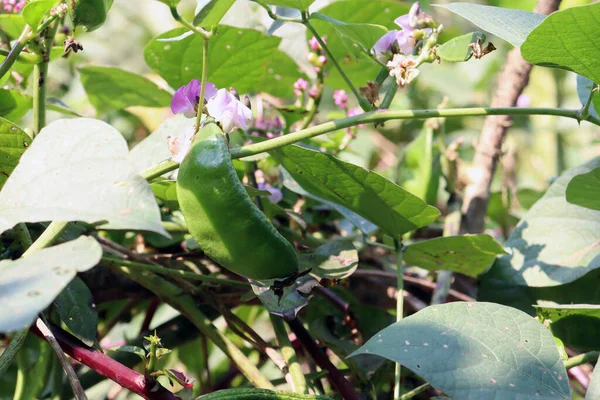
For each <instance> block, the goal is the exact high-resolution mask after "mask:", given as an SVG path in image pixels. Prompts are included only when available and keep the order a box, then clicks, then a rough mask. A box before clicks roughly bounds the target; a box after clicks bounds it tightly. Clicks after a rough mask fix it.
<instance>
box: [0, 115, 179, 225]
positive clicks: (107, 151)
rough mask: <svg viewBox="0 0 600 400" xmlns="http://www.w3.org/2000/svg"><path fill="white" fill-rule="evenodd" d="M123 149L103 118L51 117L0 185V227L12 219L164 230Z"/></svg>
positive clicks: (147, 190)
mask: <svg viewBox="0 0 600 400" xmlns="http://www.w3.org/2000/svg"><path fill="white" fill-rule="evenodd" d="M127 153H128V150H127V143H126V142H125V139H124V138H123V136H122V135H121V134H120V133H119V132H118V131H117V130H116V129H114V128H113V127H111V126H110V125H108V124H106V123H105V122H102V121H98V120H94V119H88V118H78V119H68V120H58V121H55V122H52V123H51V124H49V125H48V126H46V127H45V128H44V129H42V131H41V132H40V134H39V135H38V136H37V137H36V139H35V141H34V142H33V143H32V144H31V146H30V147H29V149H28V150H27V151H26V152H25V154H23V157H21V161H20V162H19V165H18V166H17V167H16V168H15V170H14V171H13V173H12V174H11V175H10V177H9V178H8V180H7V181H6V183H5V185H4V187H3V188H2V191H0V232H4V231H6V230H7V229H10V228H12V227H13V226H14V225H15V224H17V223H18V222H43V221H84V222H88V223H97V222H99V221H107V223H106V224H104V225H102V228H103V229H128V230H145V231H152V232H157V233H161V234H164V235H165V236H168V234H167V233H166V232H165V230H164V229H163V228H162V226H161V224H160V211H159V209H158V206H157V205H156V200H155V199H154V195H153V194H152V190H151V189H150V186H149V185H148V183H147V182H146V181H145V180H144V179H143V178H142V177H141V176H139V175H138V173H137V171H136V169H135V167H134V165H133V164H132V163H131V162H130V161H129V160H128V158H127Z"/></svg>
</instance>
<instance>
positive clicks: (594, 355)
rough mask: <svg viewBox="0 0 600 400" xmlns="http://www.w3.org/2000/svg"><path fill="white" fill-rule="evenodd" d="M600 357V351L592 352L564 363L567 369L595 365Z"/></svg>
mask: <svg viewBox="0 0 600 400" xmlns="http://www.w3.org/2000/svg"><path fill="white" fill-rule="evenodd" d="M598 356H600V351H590V352H589V353H583V354H579V355H576V356H575V357H571V358H569V359H568V360H566V361H565V362H564V364H565V368H566V369H569V368H573V367H577V366H578V365H581V364H587V363H595V362H596V361H597V360H598Z"/></svg>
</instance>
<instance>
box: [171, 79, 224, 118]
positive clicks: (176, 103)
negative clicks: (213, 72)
mask: <svg viewBox="0 0 600 400" xmlns="http://www.w3.org/2000/svg"><path fill="white" fill-rule="evenodd" d="M201 88H202V84H201V83H200V81H199V80H198V79H192V80H191V81H190V83H188V84H187V85H185V86H182V87H180V88H179V89H177V91H176V92H175V94H174V95H173V100H171V111H173V114H179V113H183V115H185V116H186V117H188V118H192V117H194V116H196V113H197V111H198V103H199V100H200V89H201ZM216 93H217V87H216V86H215V85H213V84H212V83H210V82H206V89H205V90H204V100H208V99H209V98H211V97H213V96H214V95H215V94H216Z"/></svg>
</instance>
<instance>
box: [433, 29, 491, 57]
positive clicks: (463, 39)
mask: <svg viewBox="0 0 600 400" xmlns="http://www.w3.org/2000/svg"><path fill="white" fill-rule="evenodd" d="M477 39H480V40H481V42H482V43H483V42H485V35H484V34H483V33H482V32H479V31H476V32H471V33H467V34H466V35H461V36H458V37H455V38H452V39H450V40H448V41H447V42H445V43H444V44H442V45H441V46H439V47H437V48H436V49H435V54H436V55H437V56H438V57H439V58H440V59H441V60H442V61H447V62H463V61H469V59H470V58H471V57H472V56H473V49H472V48H471V47H470V46H469V45H470V44H472V43H477Z"/></svg>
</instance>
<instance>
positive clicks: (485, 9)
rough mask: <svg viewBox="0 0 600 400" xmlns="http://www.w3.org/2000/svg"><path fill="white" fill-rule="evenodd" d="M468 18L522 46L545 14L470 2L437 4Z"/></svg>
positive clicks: (487, 30) (511, 42)
mask: <svg viewBox="0 0 600 400" xmlns="http://www.w3.org/2000/svg"><path fill="white" fill-rule="evenodd" d="M435 6H436V7H443V8H446V9H448V10H450V11H452V12H453V13H455V14H458V15H460V16H461V17H463V18H465V19H468V20H469V21H471V22H472V23H474V24H475V25H477V26H478V27H480V28H481V29H483V30H484V31H486V32H489V33H491V34H492V35H496V36H498V37H499V38H501V39H504V40H506V41H507V42H508V43H510V44H512V45H513V46H515V47H519V46H521V44H523V42H524V41H525V39H526V38H527V35H529V33H530V32H531V31H533V29H534V28H535V27H536V26H538V25H539V24H540V23H541V22H542V21H543V20H544V19H545V18H546V16H545V15H542V14H536V13H532V12H527V11H522V10H512V9H509V8H501V7H492V6H482V5H479V4H469V3H450V4H435Z"/></svg>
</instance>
